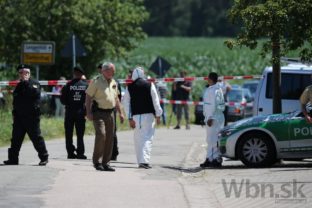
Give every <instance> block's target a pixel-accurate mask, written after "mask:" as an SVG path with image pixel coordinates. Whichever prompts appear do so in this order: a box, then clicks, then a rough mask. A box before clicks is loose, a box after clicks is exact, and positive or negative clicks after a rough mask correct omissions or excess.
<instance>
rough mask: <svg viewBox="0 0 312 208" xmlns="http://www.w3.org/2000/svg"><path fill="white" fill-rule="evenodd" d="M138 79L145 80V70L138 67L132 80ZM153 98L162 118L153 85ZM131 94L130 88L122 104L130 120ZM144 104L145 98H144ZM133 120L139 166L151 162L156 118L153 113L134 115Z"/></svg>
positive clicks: (156, 109)
mask: <svg viewBox="0 0 312 208" xmlns="http://www.w3.org/2000/svg"><path fill="white" fill-rule="evenodd" d="M138 78H145V76H144V72H143V70H142V69H141V68H140V67H138V68H136V69H134V70H133V73H132V80H133V81H135V80H136V79H138ZM151 96H152V100H153V106H154V109H155V113H156V116H157V117H160V116H161V114H162V109H161V107H160V102H159V97H158V94H157V90H156V88H155V85H154V84H153V83H152V84H151ZM130 100H131V97H130V93H129V91H128V88H127V89H126V91H125V95H124V97H123V100H122V103H123V106H124V109H125V112H126V114H127V116H128V118H129V115H130V114H129V112H131V106H130ZM142 102H144V98H142ZM132 119H133V120H134V121H135V124H136V125H135V129H134V147H135V152H136V157H137V162H138V164H140V163H147V164H149V162H150V157H151V150H152V143H153V138H154V133H155V116H154V114H153V113H146V114H139V115H133V116H132Z"/></svg>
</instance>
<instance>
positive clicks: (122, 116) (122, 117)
mask: <svg viewBox="0 0 312 208" xmlns="http://www.w3.org/2000/svg"><path fill="white" fill-rule="evenodd" d="M119 119H120V123H123V122H124V120H125V116H124V114H119Z"/></svg>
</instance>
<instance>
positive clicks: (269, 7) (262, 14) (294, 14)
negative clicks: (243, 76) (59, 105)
mask: <svg viewBox="0 0 312 208" xmlns="http://www.w3.org/2000/svg"><path fill="white" fill-rule="evenodd" d="M311 9H312V0H257V1H248V0H235V2H234V5H233V7H232V8H231V10H230V12H229V18H230V20H231V21H232V22H233V23H240V24H243V27H242V30H241V32H240V34H239V35H238V36H237V39H236V40H235V41H228V42H227V45H228V47H229V48H232V47H233V46H235V45H239V46H241V45H245V46H247V47H249V48H251V49H255V48H256V47H257V46H258V43H259V41H258V40H259V38H263V37H264V38H267V39H266V40H265V41H264V42H263V43H262V54H263V55H264V54H267V53H268V52H271V53H272V59H271V62H272V66H273V86H274V88H273V112H274V113H280V112H281V92H280V84H281V83H280V58H281V56H284V55H285V54H286V53H287V52H288V51H289V50H296V49H298V48H299V49H300V53H299V55H300V57H301V58H302V59H303V60H311V58H312V50H311V49H312V48H311V44H312V16H311Z"/></svg>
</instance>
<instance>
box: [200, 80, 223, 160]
mask: <svg viewBox="0 0 312 208" xmlns="http://www.w3.org/2000/svg"><path fill="white" fill-rule="evenodd" d="M203 101H204V116H205V124H206V141H207V144H208V150H207V156H206V158H207V159H209V161H213V160H214V159H218V158H219V157H220V151H219V149H218V145H217V143H218V133H219V131H220V130H221V129H222V128H223V127H224V115H223V111H224V108H225V104H224V98H223V93H222V89H221V88H220V86H219V85H218V84H214V85H211V86H209V87H208V88H207V89H206V90H205V93H204V100H203ZM209 119H213V122H212V126H208V125H207V121H208V120H209Z"/></svg>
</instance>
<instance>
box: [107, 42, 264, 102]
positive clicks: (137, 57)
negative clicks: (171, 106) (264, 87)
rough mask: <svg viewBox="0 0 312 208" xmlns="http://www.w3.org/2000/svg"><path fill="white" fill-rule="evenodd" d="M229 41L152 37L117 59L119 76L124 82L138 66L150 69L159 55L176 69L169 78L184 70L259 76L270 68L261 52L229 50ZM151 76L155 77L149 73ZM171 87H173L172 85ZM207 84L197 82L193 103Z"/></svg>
mask: <svg viewBox="0 0 312 208" xmlns="http://www.w3.org/2000/svg"><path fill="white" fill-rule="evenodd" d="M225 40H226V39H225V38H155V37H154V38H148V39H146V40H145V41H144V42H142V44H141V45H140V46H139V47H138V48H137V49H135V50H133V51H132V52H131V53H129V54H128V55H127V57H126V58H118V59H115V60H113V62H114V63H116V69H117V70H116V77H117V78H118V79H123V78H125V77H126V76H127V73H128V70H129V69H132V68H134V67H135V66H137V65H141V66H143V67H144V68H145V69H148V68H149V67H150V65H151V64H152V63H153V62H154V61H155V59H156V58H157V56H161V57H163V58H165V59H166V60H167V61H168V62H169V63H170V64H171V65H172V67H171V68H170V70H169V71H168V73H167V74H166V77H178V74H179V72H180V71H181V70H186V71H187V76H207V75H208V73H209V72H211V71H215V72H218V73H219V74H220V75H259V74H261V73H262V70H263V68H264V67H265V66H267V65H269V57H266V58H265V59H264V60H263V59H261V58H260V54H259V53H260V51H259V50H255V51H251V50H250V49H248V48H246V47H242V48H240V49H239V48H235V49H233V50H229V49H228V48H227V47H226V46H225V45H224V41H225ZM147 73H148V75H150V76H151V77H155V74H153V73H152V72H150V71H148V70H147ZM168 85H169V88H170V86H171V84H168ZM205 85H206V82H200V81H196V82H193V87H194V90H193V92H192V93H193V100H198V99H199V97H200V96H201V92H202V89H203V86H205Z"/></svg>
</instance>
